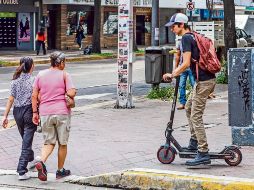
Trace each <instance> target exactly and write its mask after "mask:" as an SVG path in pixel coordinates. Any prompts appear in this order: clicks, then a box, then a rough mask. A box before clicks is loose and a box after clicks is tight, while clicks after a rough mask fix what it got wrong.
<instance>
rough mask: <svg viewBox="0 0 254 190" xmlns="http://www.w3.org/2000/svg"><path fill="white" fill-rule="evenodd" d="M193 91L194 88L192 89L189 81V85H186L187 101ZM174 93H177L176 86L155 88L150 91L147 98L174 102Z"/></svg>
mask: <svg viewBox="0 0 254 190" xmlns="http://www.w3.org/2000/svg"><path fill="white" fill-rule="evenodd" d="M191 90H192V87H191V85H190V83H189V80H188V81H187V85H186V98H187V99H188V97H189V95H190V92H191ZM174 92H175V87H174V86H168V87H157V88H153V89H151V90H150V91H149V93H148V95H147V98H149V99H161V100H167V101H172V100H173V98H174ZM178 97H179V93H178Z"/></svg>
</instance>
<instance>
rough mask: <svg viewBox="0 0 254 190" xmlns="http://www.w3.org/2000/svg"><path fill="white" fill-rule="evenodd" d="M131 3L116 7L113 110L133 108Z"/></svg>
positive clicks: (120, 4)
mask: <svg viewBox="0 0 254 190" xmlns="http://www.w3.org/2000/svg"><path fill="white" fill-rule="evenodd" d="M132 62H133V1H132V0H131V1H130V0H119V5H118V59H117V63H118V84H117V101H116V105H115V108H134V105H133V100H132V70H133V69H132Z"/></svg>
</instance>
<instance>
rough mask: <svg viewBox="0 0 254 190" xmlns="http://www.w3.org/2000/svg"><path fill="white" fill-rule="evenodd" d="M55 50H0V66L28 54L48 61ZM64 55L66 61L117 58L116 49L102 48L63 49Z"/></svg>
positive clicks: (42, 62) (43, 61)
mask: <svg viewBox="0 0 254 190" xmlns="http://www.w3.org/2000/svg"><path fill="white" fill-rule="evenodd" d="M139 49H140V50H144V47H140V48H139ZM53 51H55V50H48V51H47V54H46V55H42V53H40V54H39V55H36V52H35V51H0V67H1V66H16V65H18V64H19V60H20V58H21V57H24V56H30V57H32V58H33V60H34V63H36V64H47V63H49V55H50V53H52V52H53ZM61 52H64V53H65V55H66V60H67V62H79V61H88V60H101V59H112V58H117V49H116V48H111V49H102V50H101V53H102V54H101V55H99V54H95V55H84V54H83V51H82V50H63V51H61ZM143 55H144V53H142V52H141V53H136V56H143Z"/></svg>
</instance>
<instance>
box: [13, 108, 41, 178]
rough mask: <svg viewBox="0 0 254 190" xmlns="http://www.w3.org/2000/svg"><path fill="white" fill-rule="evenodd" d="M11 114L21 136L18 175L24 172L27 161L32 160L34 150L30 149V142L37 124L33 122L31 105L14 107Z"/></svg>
mask: <svg viewBox="0 0 254 190" xmlns="http://www.w3.org/2000/svg"><path fill="white" fill-rule="evenodd" d="M13 115H14V118H15V121H16V123H17V126H18V130H19V133H20V135H21V137H22V151H21V155H20V157H19V163H18V167H17V172H18V173H19V174H20V175H23V174H25V173H26V172H27V171H28V170H27V164H28V162H31V161H33V160H34V152H33V150H32V143H33V138H34V132H35V131H36V128H37V126H36V125H35V124H34V123H33V121H32V118H33V110H32V105H28V106H23V107H14V109H13Z"/></svg>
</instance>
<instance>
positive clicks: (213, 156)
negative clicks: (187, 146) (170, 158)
mask: <svg viewBox="0 0 254 190" xmlns="http://www.w3.org/2000/svg"><path fill="white" fill-rule="evenodd" d="M178 154H179V157H180V158H195V157H196V155H197V153H194V152H178ZM209 155H210V159H225V158H226V157H229V158H230V157H231V155H230V154H222V153H218V152H209Z"/></svg>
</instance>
